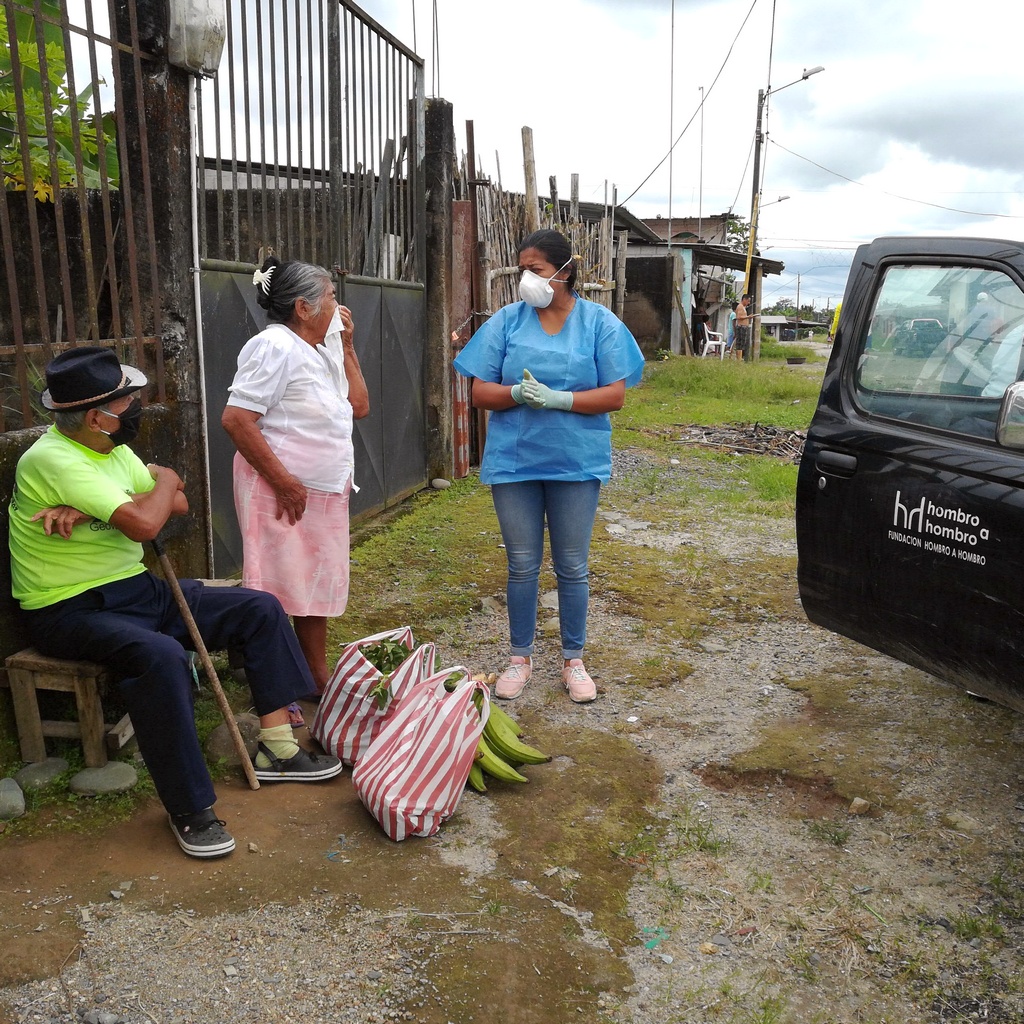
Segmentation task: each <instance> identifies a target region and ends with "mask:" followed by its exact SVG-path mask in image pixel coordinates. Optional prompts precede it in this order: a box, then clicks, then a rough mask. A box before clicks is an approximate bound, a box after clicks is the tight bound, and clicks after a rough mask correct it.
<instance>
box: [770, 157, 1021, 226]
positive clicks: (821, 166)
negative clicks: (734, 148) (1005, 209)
mask: <svg viewBox="0 0 1024 1024" xmlns="http://www.w3.org/2000/svg"><path fill="white" fill-rule="evenodd" d="M768 141H769V142H770V143H771V144H772V145H773V146H778V147H779V149H781V150H782V151H783V152H785V153H788V154H789V155H790V156H795V157H796V158H797V159H798V160H803V161H805V162H806V163H809V164H811V166H813V167H817V168H818V170H821V171H824V172H825V173H826V174H831V175H834V176H835V177H837V178H841V179H842V180H843V181H848V182H849V183H850V184H851V185H857V186H859V187H860V188H863V189H867V190H868V191H869V192H877V193H879V195H883V196H889V197H890V198H891V199H901V200H903V202H906V203H916V204H917V205H918V206H930V207H932V208H933V209H936V210H946V211H947V212H948V213H963V214H966V215H967V216H969V217H998V218H1001V219H1004V220H1022V219H1024V218H1022V217H1019V216H1017V215H1016V214H1012V213H985V212H983V211H981V210H960V209H958V208H957V207H955V206H943V205H942V204H941V203H929V202H928V201H927V200H924V199H914V198H912V197H911V196H901V195H899V194H898V193H897V192H887V191H886V190H885V189H884V188H872V187H871V186H870V185H865V184H864V182H862V181H855V180H854V179H853V178H848V177H847V176H846V175H845V174H840V173H839V171H833V170H832V168H830V167H825V166H824V164H819V163H818V162H817V161H816V160H812V159H811V158H810V157H807V156H802V155H801V154H800V153H794V152H793V150H791V149H786V147H785V146H783V145H782V144H781V143H780V142H776V141H775V140H774V139H769V140H768Z"/></svg>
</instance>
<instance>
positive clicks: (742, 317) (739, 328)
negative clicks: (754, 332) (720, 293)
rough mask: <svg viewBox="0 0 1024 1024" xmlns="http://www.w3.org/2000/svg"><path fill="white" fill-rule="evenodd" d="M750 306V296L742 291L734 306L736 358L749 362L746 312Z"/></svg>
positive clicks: (748, 333)
mask: <svg viewBox="0 0 1024 1024" xmlns="http://www.w3.org/2000/svg"><path fill="white" fill-rule="evenodd" d="M749 306H750V296H749V295H748V294H747V293H746V292H744V293H743V295H742V296H741V297H740V303H739V305H738V306H737V307H736V358H737V359H742V360H743V361H744V362H749V361H750V359H751V352H750V313H748V312H747V309H748V307H749Z"/></svg>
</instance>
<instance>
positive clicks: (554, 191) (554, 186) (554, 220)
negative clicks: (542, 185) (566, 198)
mask: <svg viewBox="0 0 1024 1024" xmlns="http://www.w3.org/2000/svg"><path fill="white" fill-rule="evenodd" d="M548 188H549V189H550V190H551V218H550V221H549V223H550V224H551V226H552V227H553V228H557V227H558V225H559V223H560V222H561V220H562V218H561V210H559V209H558V183H557V181H556V180H555V176H554V175H553V174H552V175H551V177H550V178H548Z"/></svg>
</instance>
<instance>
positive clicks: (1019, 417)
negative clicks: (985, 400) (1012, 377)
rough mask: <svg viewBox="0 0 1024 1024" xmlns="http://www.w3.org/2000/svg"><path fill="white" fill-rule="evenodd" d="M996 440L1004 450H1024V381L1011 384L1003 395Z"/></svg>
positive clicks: (997, 422)
mask: <svg viewBox="0 0 1024 1024" xmlns="http://www.w3.org/2000/svg"><path fill="white" fill-rule="evenodd" d="M996 440H997V441H998V442H999V443H1000V444H1001V445H1002V446H1003V447H1004V448H1024V381H1017V382H1015V383H1013V384H1011V385H1010V386H1009V387H1008V388H1007V389H1006V391H1005V393H1004V394H1003V400H1002V402H1001V403H1000V405H999V417H998V419H997V420H996Z"/></svg>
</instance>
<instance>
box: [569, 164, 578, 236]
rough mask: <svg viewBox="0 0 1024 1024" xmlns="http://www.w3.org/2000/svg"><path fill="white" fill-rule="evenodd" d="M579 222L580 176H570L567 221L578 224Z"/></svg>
mask: <svg viewBox="0 0 1024 1024" xmlns="http://www.w3.org/2000/svg"><path fill="white" fill-rule="evenodd" d="M579 222H580V176H579V175H578V174H574V175H573V176H572V184H571V187H570V190H569V223H570V224H579Z"/></svg>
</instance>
